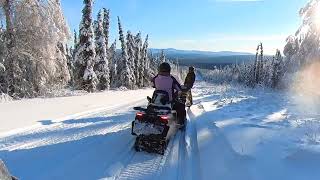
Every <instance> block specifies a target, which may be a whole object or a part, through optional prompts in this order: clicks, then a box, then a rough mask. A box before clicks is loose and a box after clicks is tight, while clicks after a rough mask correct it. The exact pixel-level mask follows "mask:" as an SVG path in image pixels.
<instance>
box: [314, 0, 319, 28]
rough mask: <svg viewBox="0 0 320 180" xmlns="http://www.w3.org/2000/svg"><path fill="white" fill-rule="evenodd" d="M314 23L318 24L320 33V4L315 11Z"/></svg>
mask: <svg viewBox="0 0 320 180" xmlns="http://www.w3.org/2000/svg"><path fill="white" fill-rule="evenodd" d="M314 22H315V24H316V28H317V30H319V31H320V2H318V4H317V6H316V8H315V11H314Z"/></svg>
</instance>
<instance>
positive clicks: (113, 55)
mask: <svg viewBox="0 0 320 180" xmlns="http://www.w3.org/2000/svg"><path fill="white" fill-rule="evenodd" d="M116 51H117V41H116V40H115V41H114V42H113V43H112V44H111V46H110V48H109V61H110V63H109V68H110V86H111V87H112V88H115V87H118V85H119V79H120V77H119V76H118V70H117V69H118V66H117V65H118V61H117V58H118V57H117V52H116Z"/></svg>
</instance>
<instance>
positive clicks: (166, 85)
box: [152, 74, 181, 101]
mask: <svg viewBox="0 0 320 180" xmlns="http://www.w3.org/2000/svg"><path fill="white" fill-rule="evenodd" d="M152 82H153V84H154V88H156V90H162V91H166V92H168V94H169V100H170V101H172V99H173V94H174V93H175V91H181V85H180V84H179V82H178V81H177V80H176V78H174V77H173V76H171V75H170V74H169V75H164V74H158V75H156V76H155V77H154V78H153V79H152Z"/></svg>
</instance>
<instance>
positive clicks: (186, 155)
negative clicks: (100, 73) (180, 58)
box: [0, 82, 320, 180]
mask: <svg viewBox="0 0 320 180" xmlns="http://www.w3.org/2000/svg"><path fill="white" fill-rule="evenodd" d="M117 93H118V94H117ZM130 93H132V94H131V96H130ZM193 94H194V99H195V100H194V101H195V105H194V106H192V107H191V108H190V109H187V114H188V115H187V116H188V117H187V118H188V123H187V127H186V130H185V131H179V132H178V133H177V134H176V136H175V137H174V138H173V139H172V140H171V141H170V143H169V145H168V148H167V150H166V152H165V154H164V156H161V155H157V154H148V153H145V152H135V151H134V150H133V148H132V147H133V144H134V140H135V139H134V136H132V135H131V121H132V120H133V118H134V115H135V112H134V111H133V110H132V107H134V106H138V105H145V102H146V100H144V98H145V97H146V96H147V95H151V91H150V90H143V91H140V92H139V93H135V94H133V92H131V91H128V92H112V93H109V94H108V93H101V94H96V95H88V96H83V97H69V98H62V99H59V98H58V99H41V100H39V99H36V100H26V101H28V103H25V101H22V102H13V103H16V104H18V105H19V106H13V105H12V106H10V104H6V105H3V104H1V108H0V109H1V110H2V107H3V108H7V109H6V110H8V111H10V112H11V115H10V113H9V112H8V113H6V114H5V116H4V115H3V114H2V113H3V112H1V123H4V124H7V123H8V124H10V126H7V127H8V128H7V130H11V132H10V133H7V130H6V129H2V132H3V133H2V134H3V135H2V136H1V137H0V159H2V160H3V161H4V162H5V163H6V164H7V167H8V169H9V170H10V172H11V173H12V174H13V175H15V176H17V177H19V178H20V179H32V180H51V179H52V180H53V179H59V180H64V179H66V180H67V179H68V180H69V179H77V180H91V179H182V180H188V179H194V180H198V179H204V180H206V179H208V180H211V179H218V180H251V179H252V180H270V179H290V180H302V179H308V180H318V179H320V172H319V162H320V134H319V129H320V123H319V118H320V113H318V112H312V113H308V112H304V111H301V110H300V109H299V107H300V106H299V104H297V103H296V101H294V100H293V99H294V98H292V97H291V96H292V95H290V94H285V93H280V92H274V91H269V90H262V89H255V90H252V89H246V88H241V87H234V86H218V85H211V84H207V83H204V82H197V84H196V87H195V88H194V90H193ZM90 96H91V97H90ZM92 96H93V97H96V96H97V97H96V98H94V99H95V100H91V98H92ZM102 97H104V98H103V99H102ZM140 97H141V98H142V97H143V100H141V98H140ZM39 101H40V102H41V101H57V102H60V103H58V104H56V105H52V104H50V105H47V103H45V102H42V103H43V104H39V105H38V102H39ZM95 101H96V103H97V104H95V103H93V102H95ZM84 102H86V103H88V106H85V105H84V104H85V103H84ZM9 103H10V102H9ZM45 105H47V107H51V109H50V113H51V114H50V116H48V115H46V113H44V112H47V107H45ZM29 106H35V107H37V108H34V109H33V108H31V107H29ZM70 106H76V107H77V108H76V107H70ZM55 108H58V109H55ZM69 108H70V109H69ZM97 109H98V110H97ZM41 111H42V112H41ZM60 112H61V113H60ZM79 112H80V113H79ZM81 112H82V113H81ZM88 112H90V113H88ZM73 113H75V114H73ZM70 115H71V116H70ZM45 116H46V117H45ZM63 116H65V117H64V118H60V119H59V117H63ZM2 117H5V118H4V119H3V118H2ZM55 118H58V120H55ZM24 120H25V121H28V122H32V123H34V122H38V121H39V120H41V121H39V122H40V123H38V124H37V125H36V126H34V125H33V126H31V127H26V126H29V124H31V125H32V123H26V124H22V125H21V124H20V123H21V122H23V121H24ZM14 125H17V126H16V127H15V126H14ZM1 128H2V126H1ZM14 128H23V129H20V130H19V131H16V130H14Z"/></svg>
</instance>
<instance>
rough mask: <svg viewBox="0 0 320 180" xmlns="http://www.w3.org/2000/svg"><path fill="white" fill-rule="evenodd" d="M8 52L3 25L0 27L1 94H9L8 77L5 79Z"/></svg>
mask: <svg viewBox="0 0 320 180" xmlns="http://www.w3.org/2000/svg"><path fill="white" fill-rule="evenodd" d="M7 52H8V50H7V47H6V40H5V30H4V28H3V25H2V24H1V27H0V93H5V92H7V88H6V85H7V84H6V77H5V70H6V67H5V66H4V60H5V58H6V54H7Z"/></svg>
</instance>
